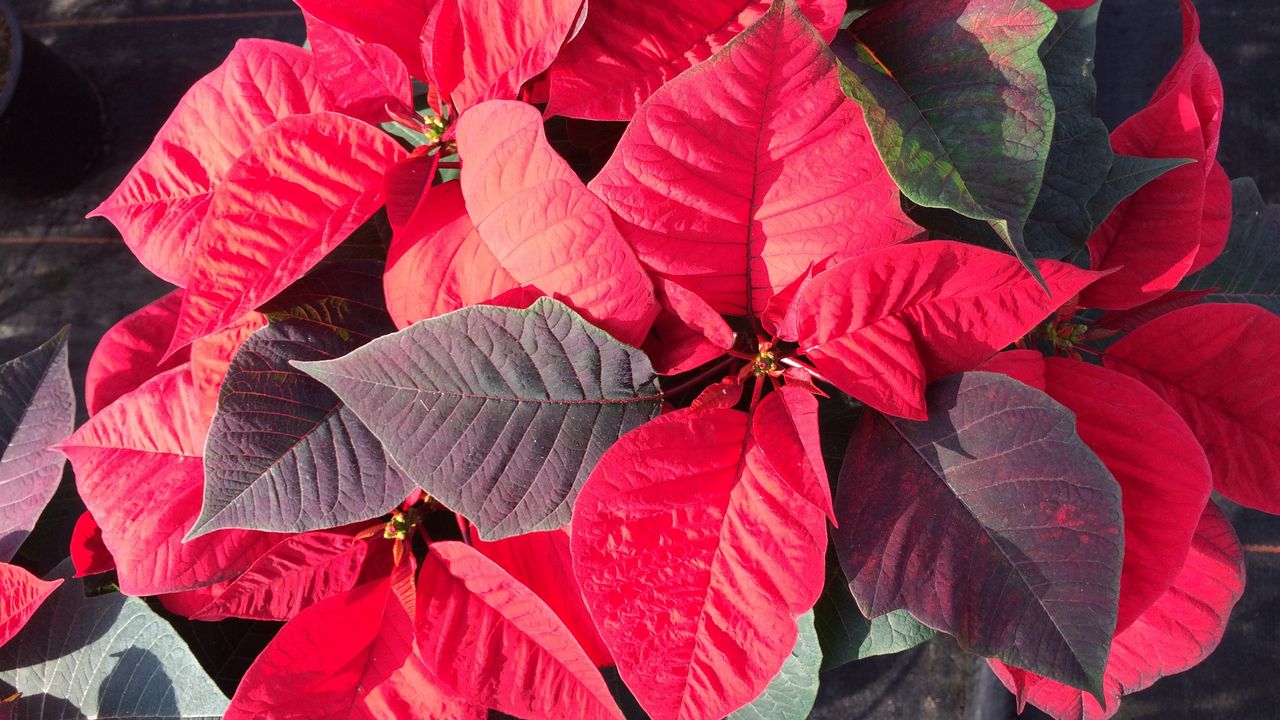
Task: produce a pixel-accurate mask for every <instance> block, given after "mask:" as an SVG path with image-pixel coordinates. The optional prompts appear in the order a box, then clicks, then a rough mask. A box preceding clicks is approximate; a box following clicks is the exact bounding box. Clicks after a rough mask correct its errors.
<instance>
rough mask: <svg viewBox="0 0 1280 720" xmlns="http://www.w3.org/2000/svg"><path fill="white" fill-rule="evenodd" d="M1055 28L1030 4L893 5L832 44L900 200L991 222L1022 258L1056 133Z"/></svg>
mask: <svg viewBox="0 0 1280 720" xmlns="http://www.w3.org/2000/svg"><path fill="white" fill-rule="evenodd" d="M1055 20H1056V18H1055V17H1054V14H1053V13H1052V12H1050V11H1049V10H1048V9H1047V8H1045V7H1044V6H1043V5H1041V4H1040V3H1039V2H1037V1H1036V0H940V1H939V2H931V3H919V2H912V1H911V0H895V1H894V2H889V3H886V4H884V5H881V6H879V7H877V8H875V9H873V10H871V11H870V12H868V13H866V14H865V15H862V16H861V17H859V18H858V19H857V20H855V21H854V23H853V25H852V26H851V27H850V28H849V31H848V33H845V34H841V35H840V37H839V38H838V41H837V43H836V45H835V50H836V54H837V55H838V56H839V57H840V60H841V63H842V69H841V72H840V84H841V86H842V87H843V88H844V91H845V93H847V94H848V95H849V97H851V98H853V99H854V100H855V101H857V103H858V104H859V105H861V106H862V109H863V112H864V113H866V115H867V124H868V126H869V127H870V128H871V137H872V138H873V139H874V140H875V144H876V147H877V148H878V149H879V150H880V155H881V157H883V158H884V161H885V164H886V165H887V166H888V168H889V173H890V174H891V175H893V178H894V180H896V181H897V184H898V187H900V188H901V189H902V192H903V194H904V195H906V196H907V197H908V198H909V199H911V201H912V202H914V203H916V204H917V205H923V206H925V207H944V208H949V209H951V210H955V211H956V212H958V213H960V214H961V215H965V216H967V217H971V218H974V219H976V220H985V221H988V222H990V223H991V226H992V228H993V229H994V230H995V231H996V233H997V234H999V235H1000V237H1001V238H1002V239H1003V240H1004V242H1005V243H1006V244H1008V245H1009V247H1010V248H1011V249H1013V251H1014V252H1015V253H1017V254H1018V255H1019V256H1020V257H1023V258H1025V257H1026V246H1025V243H1024V241H1023V225H1024V223H1025V222H1026V220H1027V217H1028V215H1029V214H1030V213H1031V209H1032V207H1033V206H1034V205H1035V203H1036V198H1037V196H1038V189H1039V187H1040V184H1041V181H1042V179H1043V178H1044V172H1045V162H1046V160H1047V158H1048V156H1049V143H1050V139H1051V136H1052V133H1053V126H1054V99H1053V97H1052V96H1051V95H1050V93H1049V86H1048V81H1047V79H1046V76H1045V68H1044V65H1043V64H1042V62H1041V60H1040V57H1039V55H1038V51H1039V48H1040V45H1041V43H1042V42H1043V41H1044V39H1045V37H1046V36H1048V34H1049V31H1050V30H1051V28H1052V27H1053V25H1054V22H1055ZM924 47H927V48H929V51H928V52H921V48H924ZM1029 267H1031V268H1032V269H1033V271H1034V266H1029Z"/></svg>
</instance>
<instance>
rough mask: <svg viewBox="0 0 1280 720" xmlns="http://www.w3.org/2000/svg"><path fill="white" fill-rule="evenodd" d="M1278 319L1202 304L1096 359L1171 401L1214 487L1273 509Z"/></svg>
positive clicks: (1279, 393) (1277, 502)
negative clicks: (1200, 453) (1192, 437)
mask: <svg viewBox="0 0 1280 720" xmlns="http://www.w3.org/2000/svg"><path fill="white" fill-rule="evenodd" d="M1277 357H1280V317H1276V316H1275V315H1273V314H1271V313H1269V312H1267V311H1266V310H1265V309H1263V308H1261V307H1258V306H1256V305H1245V304H1227V303H1207V304H1204V305H1196V306H1194V307H1189V308H1184V309H1182V310H1176V311H1174V312H1171V313H1168V314H1166V315H1162V316H1160V317H1158V318H1156V319H1155V320H1152V321H1151V322H1149V323H1147V324H1146V325H1143V326H1142V327H1140V328H1138V329H1137V330H1134V331H1133V332H1132V333H1130V334H1128V335H1126V336H1125V337H1124V338H1122V339H1121V340H1119V341H1117V342H1116V343H1115V344H1114V345H1112V346H1111V347H1110V348H1108V349H1107V352H1106V354H1105V355H1103V363H1104V364H1105V365H1106V366H1107V367H1109V368H1112V369H1115V370H1119V371H1120V372H1122V373H1124V374H1126V375H1131V376H1133V377H1135V378H1137V379H1139V380H1141V381H1142V382H1144V383H1146V384H1147V386H1148V387H1150V388H1151V389H1152V390H1155V391H1156V393H1158V394H1159V395H1160V396H1161V397H1163V398H1164V399H1165V401H1166V402H1168V403H1169V404H1170V405H1172V406H1173V407H1174V409H1176V410H1177V411H1178V412H1179V413H1180V414H1181V415H1182V417H1183V418H1184V419H1185V420H1186V421H1187V424H1188V425H1190V426H1191V430H1192V432H1194V433H1195V435H1196V437H1197V438H1199V440H1200V444H1201V445H1203V446H1204V451H1205V454H1206V455H1207V456H1208V457H1209V465H1210V466H1211V467H1212V468H1213V487H1214V489H1215V490H1217V491H1218V492H1220V493H1222V494H1223V495H1226V496H1227V497H1229V498H1231V499H1232V500H1234V501H1236V502H1238V503H1240V504H1241V505H1247V506H1249V507H1252V508H1256V509H1258V510H1262V511H1265V512H1269V513H1280V423H1277V422H1276V408H1277V407H1280V374H1278V372H1277V368H1280V366H1278V365H1277V364H1276V358H1277Z"/></svg>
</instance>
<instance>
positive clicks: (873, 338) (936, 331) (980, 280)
mask: <svg viewBox="0 0 1280 720" xmlns="http://www.w3.org/2000/svg"><path fill="white" fill-rule="evenodd" d="M1039 267H1040V275H1041V277H1042V278H1043V280H1044V284H1045V286H1047V287H1048V289H1049V293H1050V294H1049V295H1046V294H1045V287H1044V286H1041V285H1040V284H1038V283H1037V282H1036V281H1035V279H1034V278H1032V277H1031V276H1030V275H1029V274H1028V273H1027V272H1026V271H1025V270H1023V269H1022V267H1021V265H1020V264H1019V263H1018V261H1017V260H1016V259H1014V258H1012V257H1010V256H1009V255H1007V254H1004V253H999V252H996V251H994V250H986V249H983V248H978V247H974V246H972V245H965V244H962V243H957V242H950V241H941V240H939V241H931V242H922V243H913V244H908V245H901V246H897V247H891V248H885V249H883V250H878V251H876V252H872V253H867V254H866V255H862V256H860V257H856V258H852V259H850V260H846V261H845V262H843V263H840V264H838V265H836V266H834V267H832V268H831V269H829V270H827V271H825V272H822V273H820V274H818V275H816V276H815V277H814V278H813V279H811V280H810V281H809V282H807V283H806V284H805V285H804V286H803V287H802V288H801V289H800V291H799V292H798V293H796V297H795V300H794V301H793V303H792V310H791V313H790V315H791V316H792V317H794V318H796V322H795V323H794V325H790V326H784V327H783V328H782V329H781V335H782V337H784V338H786V339H788V340H797V341H798V342H799V343H800V352H802V353H803V354H804V355H805V357H807V358H808V359H809V360H810V361H811V362H813V364H814V366H815V367H816V368H817V369H818V372H819V373H821V375H822V376H824V377H825V378H827V379H828V380H829V381H830V382H831V383H832V384H834V385H835V386H836V387H838V388H840V389H841V390H843V391H845V392H846V393H848V394H850V395H852V396H854V397H856V398H858V399H859V400H861V401H863V402H865V403H867V404H868V405H870V406H871V407H874V408H876V409H877V410H880V411H882V412H886V413H889V414H892V415H897V416H900V417H907V418H912V419H917V420H921V419H924V417H925V406H924V388H925V385H926V384H927V383H928V382H930V381H931V380H935V379H937V378H940V377H944V376H946V375H950V374H952V373H955V372H961V371H964V370H971V369H973V368H974V367H975V366H977V364H978V363H980V362H982V361H983V360H985V359H986V358H988V357H990V356H991V355H993V354H995V353H996V352H997V351H999V350H1000V349H1002V348H1004V347H1005V346H1007V345H1008V344H1009V343H1012V342H1013V341H1015V340H1017V339H1018V338H1020V337H1022V336H1023V335H1024V334H1026V333H1027V331H1029V330H1031V329H1032V328H1033V327H1035V325H1036V324H1037V323H1040V322H1041V321H1043V320H1044V318H1045V317H1046V316H1047V315H1049V314H1050V313H1052V312H1053V311H1054V310H1055V309H1057V308H1058V306H1060V305H1062V304H1063V303H1064V302H1066V301H1067V300H1069V299H1070V298H1071V297H1072V296H1074V295H1075V294H1076V293H1078V292H1080V290H1081V288H1083V287H1085V286H1086V285H1088V284H1089V283H1090V282H1093V280H1094V279H1096V277H1097V276H1096V275H1095V274H1093V273H1089V272H1087V271H1084V270H1080V269H1078V268H1075V267H1072V266H1070V265H1067V264H1065V263H1060V262H1056V261H1053V260H1041V261H1040V262H1039Z"/></svg>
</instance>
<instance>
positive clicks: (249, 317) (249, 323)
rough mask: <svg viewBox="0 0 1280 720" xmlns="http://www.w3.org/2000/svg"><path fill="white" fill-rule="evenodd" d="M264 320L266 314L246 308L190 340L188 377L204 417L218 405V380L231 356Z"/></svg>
mask: <svg viewBox="0 0 1280 720" xmlns="http://www.w3.org/2000/svg"><path fill="white" fill-rule="evenodd" d="M266 324H267V318H266V317H264V316H263V315H262V314H261V313H258V312H253V311H250V312H248V313H245V314H244V316H243V317H241V318H240V319H239V320H236V321H235V322H233V323H231V325H230V326H228V327H226V328H225V329H222V330H219V331H218V332H216V333H214V334H212V335H206V336H204V337H202V338H200V339H199V340H196V341H195V342H193V343H191V380H192V382H194V383H195V386H196V394H198V395H199V396H200V410H201V412H202V413H204V416H205V417H208V418H211V417H213V414H214V412H216V411H217V409H218V395H219V393H221V392H222V381H223V380H225V379H226V377H227V371H228V370H230V369H231V358H233V357H235V354H236V352H238V351H239V350H240V347H241V346H242V345H244V343H245V341H246V340H248V339H249V336H250V335H252V334H253V333H254V332H256V331H258V330H259V329H261V328H263V327H266Z"/></svg>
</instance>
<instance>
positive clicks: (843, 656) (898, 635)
mask: <svg viewBox="0 0 1280 720" xmlns="http://www.w3.org/2000/svg"><path fill="white" fill-rule="evenodd" d="M813 612H814V625H815V626H816V628H817V631H818V641H819V642H820V643H821V644H822V670H823V671H827V670H831V669H833V668H837V667H840V666H841V665H844V664H846V663H851V662H854V661H855V660H863V659H865V658H869V657H875V656H876V655H892V654H893V653H899V652H902V651H904V650H910V649H911V648H913V647H915V646H917V645H919V644H920V643H923V642H927V641H929V640H931V639H933V636H934V632H933V630H931V629H930V628H928V627H925V626H924V625H921V624H920V622H919V621H918V620H916V619H915V618H913V617H911V613H909V612H907V611H906V610H894V611H893V612H890V613H887V614H885V615H881V616H880V617H878V618H876V619H875V620H868V619H867V618H866V616H864V615H863V614H862V611H861V610H859V609H858V604H857V603H856V602H854V600H853V595H851V594H849V581H848V580H846V579H845V577H844V573H843V572H842V571H841V570H840V566H839V564H838V563H834V562H828V564H827V584H826V586H825V587H824V588H823V590H822V597H820V598H818V604H817V605H815V606H814V608H813Z"/></svg>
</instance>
